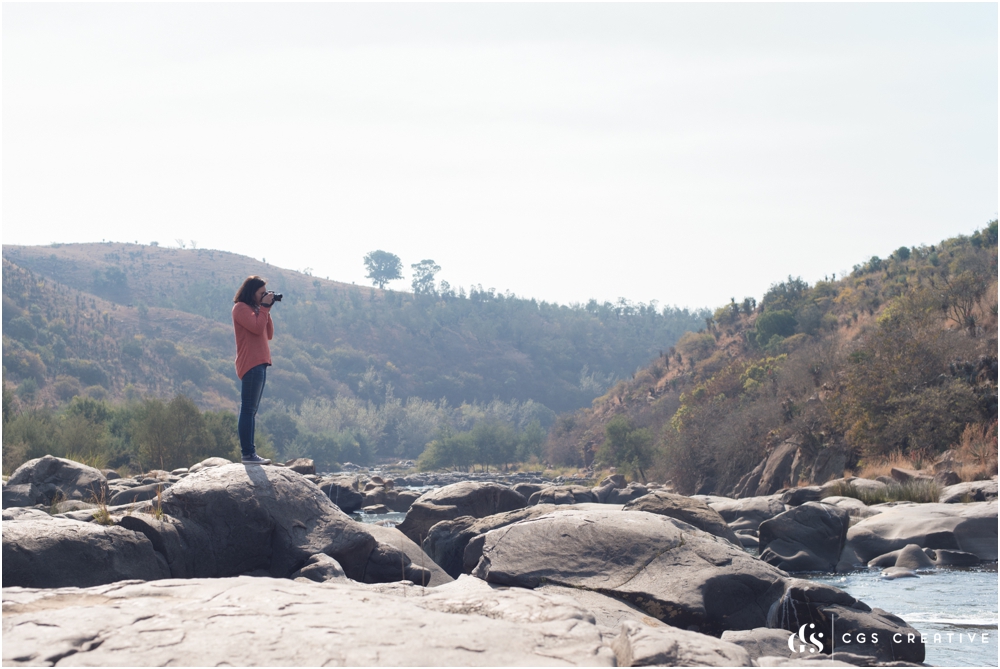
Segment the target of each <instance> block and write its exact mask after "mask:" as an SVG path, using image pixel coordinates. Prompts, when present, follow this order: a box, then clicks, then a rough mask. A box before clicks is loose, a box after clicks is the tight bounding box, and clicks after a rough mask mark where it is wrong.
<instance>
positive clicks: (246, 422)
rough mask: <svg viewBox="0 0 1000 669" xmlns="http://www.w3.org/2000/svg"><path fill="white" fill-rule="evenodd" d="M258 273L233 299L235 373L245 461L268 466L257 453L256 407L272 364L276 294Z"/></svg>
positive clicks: (265, 460)
mask: <svg viewBox="0 0 1000 669" xmlns="http://www.w3.org/2000/svg"><path fill="white" fill-rule="evenodd" d="M266 285H267V282H266V281H265V280H264V279H262V278H260V277H259V276H248V277H247V278H246V281H244V282H243V285H242V286H240V289H239V290H238V291H236V297H234V298H233V302H234V303H235V304H234V305H233V327H234V328H235V330H236V375H237V376H238V377H240V380H241V381H243V390H242V394H241V396H240V418H239V425H238V429H239V433H240V450H241V451H242V452H243V462H244V463H246V464H254V465H269V464H271V461H270V460H268V459H267V458H262V457H260V456H259V455H257V449H256V447H255V446H254V431H255V427H256V424H257V406H258V405H259V404H260V397H261V395H262V394H263V393H264V381H265V380H266V379H267V368H268V367H269V366H270V365H271V349H270V347H269V346H268V344H267V342H268V341H269V340H270V339H271V338H273V337H274V323H273V322H272V321H271V307H272V306H273V305H274V293H273V292H269V291H268V290H267V289H266V288H265V286H266Z"/></svg>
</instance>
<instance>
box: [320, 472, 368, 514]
mask: <svg viewBox="0 0 1000 669" xmlns="http://www.w3.org/2000/svg"><path fill="white" fill-rule="evenodd" d="M354 484H355V479H354V477H353V476H351V477H347V476H335V477H331V478H327V479H323V480H322V481H320V484H319V489H320V490H322V491H323V493H324V494H325V495H326V496H327V498H329V500H330V501H331V502H333V503H334V504H335V505H337V507H338V508H340V510H341V511H343V512H344V513H354V512H355V511H357V510H358V509H360V508H361V507H362V506H363V505H364V501H365V498H364V495H362V494H361V493H359V492H358V491H357V490H355V489H354Z"/></svg>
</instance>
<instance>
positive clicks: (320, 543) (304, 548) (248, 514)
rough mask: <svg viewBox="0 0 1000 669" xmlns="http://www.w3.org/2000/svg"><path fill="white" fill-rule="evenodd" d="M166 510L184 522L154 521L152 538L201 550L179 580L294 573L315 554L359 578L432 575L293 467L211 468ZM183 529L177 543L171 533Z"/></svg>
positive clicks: (184, 484)
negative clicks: (261, 572) (379, 538)
mask: <svg viewBox="0 0 1000 669" xmlns="http://www.w3.org/2000/svg"><path fill="white" fill-rule="evenodd" d="M162 510H163V513H164V514H166V515H167V516H170V517H172V518H173V519H175V520H176V521H177V522H176V525H175V526H174V527H170V528H167V527H166V526H165V525H154V524H150V523H147V527H148V531H149V534H148V535H147V536H150V537H151V539H152V540H153V541H154V544H155V543H156V539H155V537H157V536H160V537H161V538H162V539H163V544H162V545H163V546H164V547H165V549H166V548H167V547H175V548H176V547H179V546H180V545H181V544H182V543H184V544H186V545H187V550H186V552H187V553H189V554H192V553H194V554H197V559H196V561H195V563H194V564H192V565H191V569H192V570H193V571H194V573H190V572H188V570H187V569H186V568H185V569H182V570H180V571H179V573H174V572H173V571H172V575H173V576H175V577H193V576H213V577H224V576H236V575H239V574H245V573H249V572H252V571H254V570H265V571H266V572H267V573H269V574H271V575H272V576H276V577H287V576H289V575H291V574H292V573H293V572H295V571H297V570H298V569H299V568H300V567H301V566H302V565H303V564H304V563H305V561H306V560H307V559H308V558H309V557H310V556H312V555H315V554H316V553H325V554H327V555H329V556H331V557H333V558H334V559H336V560H337V561H338V562H339V563H340V564H341V566H342V567H343V568H344V571H345V572H346V573H347V575H348V576H349V577H350V578H352V579H354V580H356V581H362V582H382V581H395V580H399V579H400V578H408V579H409V580H412V581H414V582H423V581H424V579H425V578H426V574H425V572H424V570H422V569H421V568H419V567H417V566H415V565H412V564H411V563H410V560H409V558H408V557H406V555H405V554H404V553H402V552H401V551H399V550H398V549H395V548H392V547H389V546H386V545H384V544H380V543H379V542H377V541H376V539H375V538H374V537H373V536H372V534H371V533H370V532H368V531H367V530H366V529H365V528H364V526H362V525H361V524H359V523H356V522H355V521H353V520H351V518H350V517H349V516H347V515H346V514H344V513H343V512H342V511H341V510H340V509H339V508H337V507H336V505H334V504H333V503H332V502H331V501H330V499H329V498H328V497H327V496H326V495H325V494H324V493H323V492H322V491H321V490H320V489H319V488H317V487H316V486H315V485H313V484H312V483H310V482H309V481H307V480H306V479H305V478H304V477H303V476H301V475H300V474H296V473H295V472H292V471H289V470H288V469H284V468H278V467H253V466H244V465H239V464H234V465H227V466H224V467H213V468H210V469H205V470H203V471H201V472H199V473H198V474H195V475H192V476H189V477H187V478H185V479H184V480H182V481H180V482H179V483H176V484H174V485H173V486H172V487H171V488H169V489H168V490H167V491H166V492H165V493H164V494H163V504H162ZM171 524H172V525H173V523H171ZM164 530H166V532H164ZM175 532H176V534H177V537H178V539H179V541H177V542H174V541H173V540H172V539H171V538H170V537H171V536H172V535H173V534H174V533H175ZM167 560H168V562H169V563H170V564H171V565H175V564H177V565H181V564H190V561H189V559H188V558H186V557H183V556H176V555H171V554H169V551H168V556H167Z"/></svg>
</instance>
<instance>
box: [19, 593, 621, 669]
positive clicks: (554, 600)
mask: <svg viewBox="0 0 1000 669" xmlns="http://www.w3.org/2000/svg"><path fill="white" fill-rule="evenodd" d="M451 585H457V586H459V587H450V586H443V587H442V588H435V589H424V588H420V587H419V586H405V585H398V584H394V585H379V586H371V585H368V586H366V585H362V584H357V583H349V582H348V583H344V582H339V581H336V580H335V581H329V582H324V583H314V582H308V581H289V580H287V579H273V578H251V577H246V576H243V577H238V578H224V579H194V580H176V579H170V580H166V581H152V582H148V583H115V584H112V585H104V586H99V587H96V588H69V589H61V590H31V589H25V590H14V591H11V590H5V591H4V602H3V605H4V617H3V664H4V665H5V666H19V665H32V666H38V665H45V664H54V663H55V662H58V661H59V660H61V659H63V658H67V657H69V656H70V655H72V658H71V660H70V661H71V663H72V664H75V665H90V666H109V665H116V666H129V665H132V666H172V665H179V666H217V665H228V666H268V665H270V666H278V665H281V666H326V665H350V666H471V665H484V664H486V665H496V666H553V665H561V666H565V665H588V666H613V665H614V664H615V654H614V651H613V650H612V649H611V648H610V647H609V646H608V644H607V643H605V641H604V640H603V638H602V635H601V630H600V629H599V628H598V626H597V625H596V624H595V623H594V619H593V616H591V615H590V614H589V612H588V611H586V610H585V609H583V608H582V607H580V605H578V604H577V603H576V602H575V601H573V600H571V599H568V598H565V597H559V596H556V595H547V594H543V593H535V592H531V591H526V590H506V591H498V590H493V589H490V588H488V587H486V588H485V589H478V588H472V589H470V588H462V587H461V584H457V583H456V584H451ZM449 588H450V589H449ZM63 661H64V662H66V661H67V660H65V659H63Z"/></svg>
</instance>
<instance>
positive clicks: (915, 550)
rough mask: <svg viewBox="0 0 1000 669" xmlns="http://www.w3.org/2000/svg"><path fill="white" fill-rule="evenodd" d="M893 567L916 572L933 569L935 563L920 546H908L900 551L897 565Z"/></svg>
mask: <svg viewBox="0 0 1000 669" xmlns="http://www.w3.org/2000/svg"><path fill="white" fill-rule="evenodd" d="M893 566H894V567H898V568H900V569H911V570H914V571H916V570H917V569H932V568H933V567H934V562H933V561H931V559H930V558H929V557H927V555H926V554H925V553H924V551H923V549H921V548H920V546H918V545H916V544H908V545H906V546H904V547H903V548H902V549H901V550H900V551H899V555H897V556H896V564H894V565H893Z"/></svg>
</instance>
